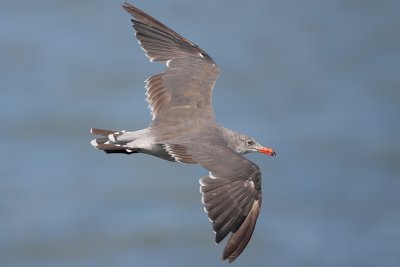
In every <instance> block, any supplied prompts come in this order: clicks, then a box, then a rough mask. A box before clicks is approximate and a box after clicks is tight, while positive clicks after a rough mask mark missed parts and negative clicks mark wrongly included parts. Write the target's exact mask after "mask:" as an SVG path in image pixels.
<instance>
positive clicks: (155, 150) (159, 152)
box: [139, 144, 176, 162]
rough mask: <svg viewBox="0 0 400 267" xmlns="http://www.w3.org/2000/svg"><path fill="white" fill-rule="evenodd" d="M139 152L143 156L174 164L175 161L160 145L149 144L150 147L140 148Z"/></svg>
mask: <svg viewBox="0 0 400 267" xmlns="http://www.w3.org/2000/svg"><path fill="white" fill-rule="evenodd" d="M139 151H140V152H142V153H144V154H148V155H152V156H155V157H158V158H161V159H165V160H169V161H174V162H176V160H175V159H174V158H173V157H171V156H170V155H169V154H168V153H167V152H166V151H165V149H164V146H163V145H162V144H151V146H150V147H146V148H141V149H140V150H139Z"/></svg>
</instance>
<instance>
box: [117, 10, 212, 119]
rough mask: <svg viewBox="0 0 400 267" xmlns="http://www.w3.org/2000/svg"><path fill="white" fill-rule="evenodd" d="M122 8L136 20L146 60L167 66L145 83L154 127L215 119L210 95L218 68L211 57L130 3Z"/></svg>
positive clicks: (136, 29) (134, 21)
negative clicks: (193, 120) (191, 120)
mask: <svg viewBox="0 0 400 267" xmlns="http://www.w3.org/2000/svg"><path fill="white" fill-rule="evenodd" d="M123 7H124V9H125V10H126V11H128V12H129V13H130V14H131V15H132V16H133V17H134V19H132V23H133V28H134V29H135V31H136V38H137V39H138V41H139V43H140V45H141V47H142V49H143V50H144V51H145V53H146V55H147V57H148V58H149V59H150V61H160V62H164V63H165V64H166V66H167V67H166V69H165V71H164V72H163V73H161V74H158V75H154V76H152V77H150V78H149V79H147V80H146V89H147V92H146V95H147V102H148V103H149V107H150V109H151V113H152V117H153V121H152V127H157V126H160V127H162V126H163V125H171V124H179V123H180V122H183V121H187V120H190V119H193V118H196V120H214V113H213V110H212V106H211V96H212V89H213V88H214V85H215V82H216V80H217V78H218V74H219V69H218V66H217V65H216V64H215V62H214V61H213V60H212V59H211V57H210V56H209V55H207V53H205V52H204V51H203V50H202V49H201V48H199V47H198V46H197V45H195V44H193V43H192V42H190V41H188V40H187V39H185V38H183V37H182V36H180V35H179V34H178V33H176V32H175V31H173V30H172V29H170V28H168V27H167V26H165V25H164V24H162V23H161V22H159V21H157V20H156V19H154V18H153V17H151V16H149V15H148V14H146V13H144V12H143V11H141V10H139V9H138V8H136V7H134V6H132V5H130V4H128V3H124V4H123Z"/></svg>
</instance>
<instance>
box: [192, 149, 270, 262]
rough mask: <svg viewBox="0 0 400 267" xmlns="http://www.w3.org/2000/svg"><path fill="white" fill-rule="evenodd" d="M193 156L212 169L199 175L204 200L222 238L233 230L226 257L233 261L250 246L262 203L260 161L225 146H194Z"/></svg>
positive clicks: (217, 235)
mask: <svg viewBox="0 0 400 267" xmlns="http://www.w3.org/2000/svg"><path fill="white" fill-rule="evenodd" d="M190 152H191V154H192V157H193V158H194V159H195V160H196V161H197V162H198V163H199V164H201V165H202V166H204V167H205V168H207V169H208V170H210V173H209V176H205V177H202V178H201V179H200V185H201V186H200V192H201V194H202V202H203V204H204V209H205V211H206V212H207V214H208V217H209V218H210V220H211V221H212V223H213V229H214V231H215V233H216V237H215V242H216V243H219V242H221V241H222V240H223V239H224V238H225V237H226V236H227V235H228V234H229V233H232V234H231V236H230V238H229V240H228V242H227V244H226V246H225V249H224V253H223V256H222V257H223V259H224V260H225V259H228V261H229V262H232V261H234V260H235V259H236V258H237V257H238V256H239V255H240V253H241V252H242V251H243V250H244V249H245V247H246V246H247V244H248V242H249V240H250V238H251V236H252V234H253V231H254V227H255V225H256V221H257V218H258V214H259V212H260V207H261V201H262V196H261V173H260V169H259V167H258V166H257V165H255V164H254V163H252V162H251V161H249V160H247V159H246V158H244V157H242V156H241V155H239V154H237V153H236V152H234V151H233V150H231V149H230V148H228V147H225V146H219V145H213V146H207V145H205V146H202V147H201V149H200V150H198V149H197V150H196V151H195V150H194V149H191V151H190Z"/></svg>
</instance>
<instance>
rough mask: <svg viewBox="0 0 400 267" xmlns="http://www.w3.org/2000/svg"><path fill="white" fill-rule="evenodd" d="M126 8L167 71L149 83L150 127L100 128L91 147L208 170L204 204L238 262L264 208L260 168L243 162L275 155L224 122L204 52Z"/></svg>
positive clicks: (227, 254) (214, 72)
mask: <svg viewBox="0 0 400 267" xmlns="http://www.w3.org/2000/svg"><path fill="white" fill-rule="evenodd" d="M123 8H124V9H125V10H126V11H127V12H128V13H129V14H131V15H132V17H133V19H132V20H131V21H132V23H133V28H134V30H135V33H136V38H137V40H138V41H139V44H140V46H141V47H142V49H143V50H144V52H145V53H146V56H147V57H148V58H149V59H150V61H159V62H162V63H164V64H165V65H166V68H165V71H164V72H163V73H160V74H156V75H154V76H152V77H150V78H148V79H147V80H146V81H145V82H146V86H145V87H146V96H147V98H146V100H147V102H148V104H149V107H150V109H151V116H152V121H151V123H150V126H149V127H148V128H145V129H142V130H137V131H110V130H102V129H97V128H92V129H91V130H90V131H91V133H92V134H94V135H96V136H97V137H98V138H96V139H94V140H92V141H91V144H92V145H93V146H94V147H95V148H97V149H99V150H103V151H104V152H106V153H109V154H111V153H123V154H133V153H145V154H149V155H152V156H156V157H159V158H162V159H165V160H169V161H173V162H180V163H190V164H191V163H193V164H196V163H197V164H200V165H202V166H203V167H204V168H206V169H208V170H209V173H208V175H207V176H204V177H202V178H200V180H199V181H200V192H201V194H202V198H201V200H202V202H203V205H204V210H205V212H206V213H207V215H208V218H209V219H210V221H211V222H212V227H213V230H214V232H215V235H216V236H215V242H216V243H217V244H218V243H220V242H221V241H222V240H223V239H224V238H225V237H226V236H228V235H229V234H230V237H229V240H228V241H227V243H226V246H225V249H224V252H223V255H222V259H223V260H228V261H229V262H232V261H234V260H235V259H236V258H237V257H238V256H239V255H240V254H241V253H242V251H243V250H244V249H245V247H246V246H247V244H248V242H249V240H250V238H251V236H252V234H253V231H254V227H255V225H256V221H257V218H258V214H259V213H260V207H261V202H262V196H261V172H260V168H259V167H258V166H257V165H256V164H254V163H253V162H251V161H250V160H248V159H246V158H245V157H243V156H242V155H243V154H246V153H249V152H261V153H264V154H267V155H270V156H275V151H274V150H273V149H271V148H268V147H264V146H262V145H260V144H259V143H258V142H257V141H256V140H255V139H254V138H251V137H249V136H247V135H244V134H240V133H237V132H235V131H233V130H230V129H227V128H225V127H223V126H221V125H219V124H218V123H217V122H216V119H215V115H214V112H213V108H212V104H211V98H212V91H213V88H214V85H215V82H216V80H217V78H218V74H219V68H218V65H217V64H216V63H215V62H214V60H213V59H212V58H211V57H210V56H209V55H208V54H207V53H206V52H205V51H204V50H202V49H201V48H200V47H199V46H197V45H196V44H194V43H192V42H190V41H189V40H187V39H185V38H184V37H182V36H181V35H179V34H178V33H176V32H175V31H174V30H172V29H171V28H169V27H167V26H166V25H164V24H163V23H161V22H159V21H158V20H156V19H155V18H153V17H151V16H150V15H148V14H146V13H145V12H143V11H141V10H140V9H138V8H136V7H134V6H132V5H130V4H128V3H124V4H123Z"/></svg>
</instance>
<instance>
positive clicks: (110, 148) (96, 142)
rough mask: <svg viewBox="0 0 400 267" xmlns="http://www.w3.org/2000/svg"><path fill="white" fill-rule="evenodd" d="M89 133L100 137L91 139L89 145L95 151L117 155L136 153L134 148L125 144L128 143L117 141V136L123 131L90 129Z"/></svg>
mask: <svg viewBox="0 0 400 267" xmlns="http://www.w3.org/2000/svg"><path fill="white" fill-rule="evenodd" d="M90 133H91V134H93V135H100V136H102V137H99V138H96V139H93V140H92V141H91V142H90V144H91V145H92V146H94V147H95V148H96V149H99V150H103V151H104V152H106V153H107V154H111V153H119V154H132V153H137V151H136V150H135V149H134V148H131V147H128V146H127V145H126V144H127V143H128V141H120V140H117V139H118V136H121V135H123V134H124V133H125V131H110V130H103V129H97V128H92V129H90Z"/></svg>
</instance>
